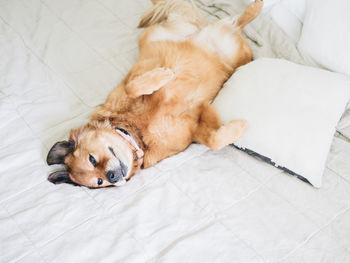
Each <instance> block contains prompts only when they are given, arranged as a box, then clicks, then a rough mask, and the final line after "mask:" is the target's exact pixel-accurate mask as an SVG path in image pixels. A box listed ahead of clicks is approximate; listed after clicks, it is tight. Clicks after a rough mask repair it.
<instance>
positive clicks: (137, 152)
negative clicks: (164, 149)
mask: <svg viewBox="0 0 350 263" xmlns="http://www.w3.org/2000/svg"><path fill="white" fill-rule="evenodd" d="M115 131H116V132H117V133H118V134H119V135H120V136H121V137H122V138H123V139H124V140H126V141H127V142H128V143H129V145H130V146H131V147H130V148H131V150H132V151H133V154H134V161H136V162H137V166H138V168H140V167H141V166H142V164H143V156H144V152H143V150H142V149H141V148H140V147H139V146H138V144H137V143H136V141H135V139H134V138H133V137H132V136H131V135H130V134H128V133H127V132H126V131H125V130H124V129H121V128H118V127H116V128H115Z"/></svg>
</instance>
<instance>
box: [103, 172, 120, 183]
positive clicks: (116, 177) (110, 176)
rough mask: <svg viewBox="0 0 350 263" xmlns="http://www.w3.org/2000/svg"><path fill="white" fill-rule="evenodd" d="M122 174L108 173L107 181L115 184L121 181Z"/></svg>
mask: <svg viewBox="0 0 350 263" xmlns="http://www.w3.org/2000/svg"><path fill="white" fill-rule="evenodd" d="M122 176H123V175H122V173H121V171H120V172H118V171H108V172H107V179H108V181H109V182H110V183H111V184H114V183H116V182H118V181H119V179H120V178H122Z"/></svg>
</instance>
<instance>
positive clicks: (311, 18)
mask: <svg viewBox="0 0 350 263" xmlns="http://www.w3.org/2000/svg"><path fill="white" fill-rule="evenodd" d="M349 10H350V1H348V0H323V1H322V2H320V1H318V0H309V1H308V2H307V5H306V13H305V20H304V25H303V30H302V33H301V37H300V41H299V47H300V49H301V50H303V52H305V53H306V54H308V55H310V56H311V57H312V58H313V59H314V60H315V61H317V62H318V63H319V64H320V65H322V66H323V67H325V68H327V69H330V70H333V71H337V72H340V73H344V74H347V75H349V76H350V52H349V46H350V34H349V30H350V17H349Z"/></svg>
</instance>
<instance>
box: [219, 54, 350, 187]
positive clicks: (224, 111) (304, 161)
mask: <svg viewBox="0 0 350 263" xmlns="http://www.w3.org/2000/svg"><path fill="white" fill-rule="evenodd" d="M349 98H350V78H348V77H347V76H345V75H341V74H338V73H332V72H329V71H325V70H321V69H318V68H312V67H307V66H301V65H298V64H295V63H292V62H289V61H286V60H281V59H266V58H264V59H258V60H256V61H254V62H251V63H249V64H247V65H245V66H242V67H240V68H239V69H238V70H237V71H236V72H235V73H234V74H233V76H232V77H231V78H230V79H229V80H228V81H227V82H226V83H225V85H224V87H223V89H222V90H221V91H220V93H219V94H218V96H217V97H216V99H215V101H214V102H213V105H214V107H215V108H216V109H217V110H218V112H219V114H220V116H221V118H222V121H223V122H224V123H228V122H229V121H230V120H234V119H245V120H247V121H248V129H247V131H246V132H245V133H244V135H243V136H242V137H241V138H240V139H239V140H237V141H236V142H235V145H236V146H237V147H239V148H243V149H247V151H248V152H249V151H250V150H251V151H253V152H255V153H257V154H258V155H261V156H264V157H267V158H268V159H271V162H272V163H273V164H274V165H276V166H279V167H280V168H286V169H288V170H290V171H289V172H291V171H292V172H294V173H295V174H296V175H299V176H301V177H304V178H305V179H307V180H308V181H309V182H310V183H311V184H312V185H313V186H315V187H320V186H321V182H322V174H323V170H324V166H325V162H326V159H327V155H328V151H329V148H330V145H331V142H332V139H333V135H334V132H335V127H336V125H337V122H338V121H339V119H340V117H341V115H342V113H343V111H344V109H345V106H346V103H347V101H348V100H349Z"/></svg>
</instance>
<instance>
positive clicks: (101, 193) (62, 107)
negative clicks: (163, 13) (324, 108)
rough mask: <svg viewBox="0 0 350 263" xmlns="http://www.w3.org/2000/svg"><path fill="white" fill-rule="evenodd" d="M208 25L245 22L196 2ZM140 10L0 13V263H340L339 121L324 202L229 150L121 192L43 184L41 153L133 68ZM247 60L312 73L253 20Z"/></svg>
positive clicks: (225, 5)
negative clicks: (282, 62) (274, 61)
mask: <svg viewBox="0 0 350 263" xmlns="http://www.w3.org/2000/svg"><path fill="white" fill-rule="evenodd" d="M195 2H196V4H197V5H198V6H199V7H200V9H201V11H202V12H203V14H204V15H206V16H207V17H208V18H210V19H213V20H215V19H218V18H220V17H224V16H227V15H236V14H238V13H239V12H240V10H242V8H243V7H242V6H241V5H240V4H239V3H237V2H232V1H229V0H218V1H209V0H201V1H200V0H197V1H195ZM150 5H151V3H150V2H149V1H148V0H134V1H128V0H123V1H122V0H120V1H119V0H118V1H117V0H84V1H82V0H11V1H6V0H0V43H1V44H0V46H1V49H0V58H1V59H0V119H1V123H0V138H1V139H0V178H1V184H0V262H74V263H77V262H350V223H349V222H350V162H349V161H348V160H349V156H350V143H349V141H350V140H349V139H348V138H347V137H346V134H347V131H349V123H350V118H349V117H346V116H345V117H344V118H343V120H342V122H341V127H340V128H339V132H338V133H337V134H336V135H335V137H334V141H333V145H332V148H331V151H330V154H329V158H328V161H327V165H326V169H325V173H324V181H323V186H322V188H321V189H315V188H313V187H312V186H310V185H308V184H306V183H304V182H302V181H300V180H298V179H297V178H295V177H293V176H290V175H288V174H286V173H284V172H282V171H280V170H278V169H276V168H274V167H272V166H270V165H268V164H266V163H264V162H262V161H260V160H258V159H255V158H254V157H251V156H249V155H247V154H245V153H243V152H241V151H239V150H237V149H235V148H233V147H226V148H224V149H222V150H220V151H212V150H210V149H208V148H206V147H205V146H203V145H200V144H192V145H191V146H190V147H189V148H188V149H187V150H186V151H184V152H182V153H180V154H178V155H176V156H173V157H171V158H168V159H166V160H164V161H162V162H160V163H159V164H157V165H156V166H154V167H151V168H149V169H146V170H143V171H142V172H140V173H139V174H138V175H136V176H135V177H133V178H132V179H131V180H130V181H129V182H128V183H127V184H126V185H124V186H122V187H115V188H107V189H102V190H92V189H87V188H85V187H73V186H71V185H53V184H51V183H49V182H48V181H47V175H48V174H49V172H50V171H52V170H55V169H59V168H60V167H59V166H56V167H48V166H47V165H46V163H45V158H46V154H47V152H48V150H49V148H50V147H51V146H52V145H53V143H55V142H56V141H58V140H62V139H66V138H67V136H68V133H69V130H70V129H71V128H74V127H77V126H79V125H81V124H83V123H85V122H86V121H87V120H88V116H89V114H90V113H91V112H92V110H93V109H94V107H96V106H97V105H99V104H101V103H103V102H104V100H105V99H106V96H107V95H108V93H109V92H110V91H111V90H112V89H113V88H114V87H115V86H116V85H117V84H118V82H120V81H121V80H122V78H123V76H125V74H126V73H127V72H128V70H129V69H130V67H131V65H132V64H133V63H134V61H135V60H136V58H137V55H138V54H137V43H136V40H137V37H138V35H139V34H140V30H139V29H136V25H137V23H138V19H139V17H140V15H141V14H142V13H143V12H144V11H145V10H146V9H147V8H148V7H150ZM245 34H246V36H247V38H248V39H249V43H250V44H251V46H252V48H253V50H254V56H255V57H262V56H264V57H282V58H285V59H288V60H291V61H294V62H297V63H301V64H308V65H313V62H312V61H310V60H308V59H306V58H304V57H302V56H301V55H300V54H299V52H298V50H297V49H296V47H295V44H294V43H293V41H290V40H289V38H288V37H287V36H286V35H285V34H284V33H283V31H282V30H281V29H280V28H278V27H277V26H276V25H275V24H274V22H273V21H272V19H271V18H270V17H269V15H268V14H267V13H266V14H263V15H262V16H260V17H259V18H258V19H257V20H255V21H254V22H253V23H251V24H250V25H249V26H248V27H247V28H246V29H245Z"/></svg>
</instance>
